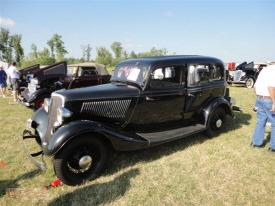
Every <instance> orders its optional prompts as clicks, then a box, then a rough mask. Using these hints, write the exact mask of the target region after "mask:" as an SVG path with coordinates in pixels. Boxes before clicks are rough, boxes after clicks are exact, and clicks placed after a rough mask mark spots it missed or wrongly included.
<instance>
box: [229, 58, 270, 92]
mask: <svg viewBox="0 0 275 206" xmlns="http://www.w3.org/2000/svg"><path fill="white" fill-rule="evenodd" d="M265 66H266V65H265V64H261V65H259V66H258V67H257V68H255V65H254V62H250V63H247V62H243V63H241V64H239V65H238V66H237V67H236V71H235V72H234V74H233V75H229V78H228V81H227V82H228V83H229V84H231V85H232V84H242V85H245V87H246V88H252V87H253V86H254V84H255V82H256V80H257V77H258V75H259V73H260V71H261V70H262V69H263V67H265Z"/></svg>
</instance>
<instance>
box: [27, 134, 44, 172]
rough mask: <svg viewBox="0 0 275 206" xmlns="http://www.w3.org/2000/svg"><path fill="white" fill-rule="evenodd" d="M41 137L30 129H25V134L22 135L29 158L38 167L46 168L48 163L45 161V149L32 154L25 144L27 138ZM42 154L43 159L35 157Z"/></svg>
mask: <svg viewBox="0 0 275 206" xmlns="http://www.w3.org/2000/svg"><path fill="white" fill-rule="evenodd" d="M37 138H39V136H37V135H33V134H32V133H31V132H30V131H29V130H27V129H25V130H24V131H23V136H22V145H23V149H24V151H25V154H26V156H27V157H28V158H29V160H30V161H31V162H32V163H33V164H34V165H35V166H36V167H38V168H39V169H41V170H46V169H47V166H46V163H45V162H44V160H43V151H40V152H37V153H33V154H30V152H29V151H28V149H27V147H26V145H25V142H24V140H25V139H37ZM39 155H41V159H42V161H38V160H37V159H35V158H34V157H37V156H39Z"/></svg>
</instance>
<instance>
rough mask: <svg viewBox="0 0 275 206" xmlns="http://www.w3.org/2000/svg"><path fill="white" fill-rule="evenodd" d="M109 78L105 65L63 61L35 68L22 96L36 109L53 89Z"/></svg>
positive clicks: (81, 85)
mask: <svg viewBox="0 0 275 206" xmlns="http://www.w3.org/2000/svg"><path fill="white" fill-rule="evenodd" d="M110 78H111V75H110V74H109V73H108V71H107V69H106V66H105V65H102V64H96V63H90V62H87V63H79V64H72V65H68V66H67V62H66V61H63V62H59V63H56V64H53V65H50V66H47V67H44V68H42V69H39V70H36V71H35V72H34V73H33V78H32V80H31V82H30V83H29V84H28V88H27V89H25V90H24V91H23V92H22V96H23V97H24V103H25V105H26V106H28V107H32V108H34V110H37V109H39V108H40V107H41V106H42V105H43V103H44V99H45V98H50V97H51V93H52V92H53V91H56V90H59V89H63V88H65V89H74V88H80V87H88V86H94V85H99V84H106V83H109V82H110Z"/></svg>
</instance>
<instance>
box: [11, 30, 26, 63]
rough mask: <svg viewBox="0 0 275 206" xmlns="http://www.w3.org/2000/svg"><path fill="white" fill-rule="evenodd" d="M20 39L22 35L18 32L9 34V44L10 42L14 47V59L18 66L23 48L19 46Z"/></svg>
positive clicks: (22, 55)
mask: <svg viewBox="0 0 275 206" xmlns="http://www.w3.org/2000/svg"><path fill="white" fill-rule="evenodd" d="M21 39H22V35H19V34H15V35H13V36H11V44H12V47H13V48H14V53H15V61H16V62H18V66H20V64H21V62H22V60H23V57H24V50H23V48H22V46H21Z"/></svg>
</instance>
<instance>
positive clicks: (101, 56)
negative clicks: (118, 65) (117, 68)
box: [95, 47, 112, 65]
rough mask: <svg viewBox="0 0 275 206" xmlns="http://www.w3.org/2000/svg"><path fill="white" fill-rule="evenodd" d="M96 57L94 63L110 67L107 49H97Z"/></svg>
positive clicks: (110, 56) (109, 56)
mask: <svg viewBox="0 0 275 206" xmlns="http://www.w3.org/2000/svg"><path fill="white" fill-rule="evenodd" d="M96 52H97V57H96V60H95V61H96V62H97V63H100V64H105V65H111V64H112V54H111V53H110V52H109V50H108V49H106V48H105V47H98V48H96Z"/></svg>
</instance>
